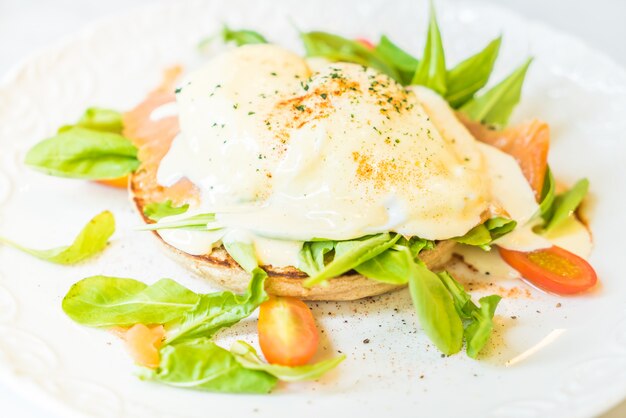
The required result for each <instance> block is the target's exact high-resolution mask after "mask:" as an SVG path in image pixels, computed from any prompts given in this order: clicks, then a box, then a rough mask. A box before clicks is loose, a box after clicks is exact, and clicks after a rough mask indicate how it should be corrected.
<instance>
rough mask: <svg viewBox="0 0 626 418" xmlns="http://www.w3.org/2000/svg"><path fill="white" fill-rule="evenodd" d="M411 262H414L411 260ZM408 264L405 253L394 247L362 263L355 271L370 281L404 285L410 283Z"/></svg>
mask: <svg viewBox="0 0 626 418" xmlns="http://www.w3.org/2000/svg"><path fill="white" fill-rule="evenodd" d="M404 248H406V247H404ZM411 262H413V261H412V260H411ZM407 263H408V260H407V258H406V256H405V255H404V254H403V251H399V250H396V249H395V248H394V247H392V248H389V249H388V250H386V251H385V252H383V253H381V254H378V255H377V256H376V257H374V258H372V259H370V260H367V261H365V262H363V263H361V264H360V265H359V266H357V267H356V268H355V270H356V271H357V273H359V274H362V275H363V276H365V277H367V278H368V279H372V280H376V281H378V282H382V283H389V284H397V285H402V284H406V283H407V282H408V281H409V271H410V269H411V267H410V266H409V265H408V264H407Z"/></svg>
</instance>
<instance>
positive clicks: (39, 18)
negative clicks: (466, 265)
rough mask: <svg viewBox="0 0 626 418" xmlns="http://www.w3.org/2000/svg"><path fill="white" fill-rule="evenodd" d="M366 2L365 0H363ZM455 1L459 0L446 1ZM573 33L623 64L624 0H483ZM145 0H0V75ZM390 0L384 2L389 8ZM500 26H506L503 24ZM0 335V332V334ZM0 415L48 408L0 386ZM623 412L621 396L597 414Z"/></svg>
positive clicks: (615, 416) (22, 416) (616, 416)
mask: <svg viewBox="0 0 626 418" xmlns="http://www.w3.org/2000/svg"><path fill="white" fill-rule="evenodd" d="M363 1H366V0H363ZM452 1H456V2H461V1H465V0H452ZM484 1H488V2H492V3H494V4H499V5H502V6H506V7H509V8H511V9H513V10H515V11H517V12H519V13H520V14H522V15H524V16H526V17H528V18H530V19H534V20H540V21H544V22H546V23H548V24H550V25H551V26H554V27H556V28H558V29H561V30H563V31H566V32H570V33H573V34H575V35H577V36H578V37H579V38H582V39H583V40H585V41H586V42H587V43H588V44H590V45H591V46H592V47H594V48H596V49H598V50H601V51H603V52H605V53H606V54H607V55H609V56H611V57H612V58H613V59H614V60H615V61H617V62H618V63H620V64H621V65H622V66H625V67H626V24H624V21H625V20H626V0H484ZM153 2H154V1H151V0H0V78H2V76H3V75H4V74H5V73H6V72H7V71H8V70H9V69H10V68H11V67H13V66H14V65H16V64H17V63H19V62H20V61H21V60H23V59H24V58H26V57H27V56H28V55H30V54H32V53H34V52H36V51H37V50H39V49H41V48H45V47H46V46H47V45H50V44H51V43H57V42H59V41H61V40H62V39H63V38H65V37H68V36H71V34H72V33H74V32H76V31H78V30H80V29H81V28H83V27H84V26H85V25H88V24H89V23H90V22H93V21H95V20H98V19H100V18H103V17H108V16H115V15H119V14H123V13H126V12H127V11H128V10H132V9H134V8H137V7H141V6H145V5H147V4H149V3H153ZM392 4H393V2H391V1H390V7H392ZM503 30H504V31H506V28H503ZM0 338H2V336H1V335H0ZM0 411H1V412H0V415H1V416H3V417H7V418H9V417H10V418H43V417H50V413H49V412H46V411H44V410H42V409H41V408H39V407H38V406H37V405H33V404H31V403H29V402H27V401H26V400H24V399H21V398H20V397H18V396H17V395H15V394H14V393H12V391H11V390H10V389H9V388H7V387H4V386H2V385H0ZM620 417H626V401H625V402H623V403H622V404H621V405H619V406H618V407H616V408H614V409H612V410H611V411H610V412H609V413H607V414H605V415H603V416H602V418H620Z"/></svg>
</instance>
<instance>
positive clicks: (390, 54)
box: [375, 35, 419, 85]
mask: <svg viewBox="0 0 626 418" xmlns="http://www.w3.org/2000/svg"><path fill="white" fill-rule="evenodd" d="M375 51H376V53H378V55H380V56H381V58H383V59H384V60H385V61H387V62H388V63H389V64H392V65H393V66H394V67H395V68H396V70H397V72H398V75H399V76H400V78H399V79H398V81H399V82H400V83H402V84H403V85H407V84H410V83H411V80H412V79H413V74H415V70H416V69H417V64H418V62H419V61H418V60H417V58H415V57H414V56H412V55H411V54H409V53H408V52H406V51H405V50H403V49H402V48H400V47H399V46H397V45H396V44H394V43H393V42H391V39H389V38H388V37H387V36H385V35H383V36H381V37H380V41H379V42H378V45H376V49H375Z"/></svg>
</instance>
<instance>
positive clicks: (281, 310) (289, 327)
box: [258, 296, 319, 366]
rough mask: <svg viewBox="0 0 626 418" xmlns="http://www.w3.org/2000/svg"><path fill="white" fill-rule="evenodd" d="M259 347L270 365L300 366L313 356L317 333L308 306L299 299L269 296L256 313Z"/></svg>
mask: <svg viewBox="0 0 626 418" xmlns="http://www.w3.org/2000/svg"><path fill="white" fill-rule="evenodd" d="M258 332H259V345H260V346H261V351H262V352H263V355H264V356H265V358H266V360H267V361H268V362H269V363H271V364H280V365H283V366H301V365H304V364H306V363H308V362H309V361H310V360H311V358H312V357H313V356H314V355H315V353H316V351H317V347H318V345H319V333H318V331H317V327H316V326H315V320H314V318H313V314H312V313H311V310H310V309H309V307H308V306H307V305H306V304H305V303H304V302H302V301H301V300H300V299H296V298H291V297H278V296H270V299H269V300H268V301H266V302H264V303H262V304H261V307H260V310H259V322H258Z"/></svg>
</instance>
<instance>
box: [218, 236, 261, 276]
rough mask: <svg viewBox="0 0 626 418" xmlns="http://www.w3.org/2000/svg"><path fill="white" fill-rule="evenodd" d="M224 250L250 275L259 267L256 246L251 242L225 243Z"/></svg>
mask: <svg viewBox="0 0 626 418" xmlns="http://www.w3.org/2000/svg"><path fill="white" fill-rule="evenodd" d="M223 244H224V248H225V249H226V251H227V252H228V254H229V255H230V256H231V257H232V258H233V260H235V261H236V262H237V264H239V265H240V266H241V268H243V269H244V270H245V271H247V272H248V273H252V271H253V270H254V269H255V268H257V267H259V261H258V260H257V257H256V250H255V249H254V244H252V243H249V242H228V241H224V242H223Z"/></svg>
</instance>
